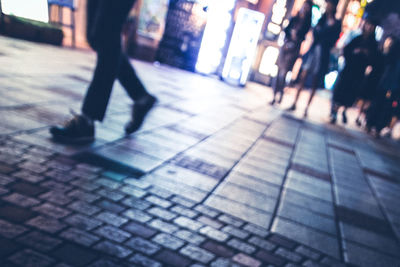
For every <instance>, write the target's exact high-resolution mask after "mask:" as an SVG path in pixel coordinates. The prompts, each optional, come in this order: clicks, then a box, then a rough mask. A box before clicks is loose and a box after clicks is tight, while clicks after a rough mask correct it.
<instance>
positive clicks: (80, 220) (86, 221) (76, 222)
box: [64, 214, 102, 231]
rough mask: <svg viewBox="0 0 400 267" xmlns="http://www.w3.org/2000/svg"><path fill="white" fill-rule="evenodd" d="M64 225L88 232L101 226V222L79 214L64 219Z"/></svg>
mask: <svg viewBox="0 0 400 267" xmlns="http://www.w3.org/2000/svg"><path fill="white" fill-rule="evenodd" d="M64 221H65V222H66V223H68V224H69V225H71V226H74V227H76V228H78V229H81V230H84V231H90V230H92V229H94V228H96V227H98V226H99V225H101V224H102V222H101V221H99V220H96V219H92V218H90V217H88V216H85V215H81V214H73V215H71V216H69V217H67V218H66V219H64Z"/></svg>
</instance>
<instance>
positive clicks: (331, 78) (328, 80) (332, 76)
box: [325, 70, 338, 90]
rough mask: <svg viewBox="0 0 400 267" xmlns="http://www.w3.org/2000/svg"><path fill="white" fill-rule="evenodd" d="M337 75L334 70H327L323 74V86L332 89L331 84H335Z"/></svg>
mask: <svg viewBox="0 0 400 267" xmlns="http://www.w3.org/2000/svg"><path fill="white" fill-rule="evenodd" d="M337 76H338V72H337V71H336V70H335V71H331V72H329V73H328V74H327V75H325V88H326V89H329V90H332V89H333V86H334V85H335V82H336V79H337Z"/></svg>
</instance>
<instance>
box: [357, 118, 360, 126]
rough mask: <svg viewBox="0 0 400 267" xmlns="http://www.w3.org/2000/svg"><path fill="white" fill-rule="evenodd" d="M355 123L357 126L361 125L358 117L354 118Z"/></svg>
mask: <svg viewBox="0 0 400 267" xmlns="http://www.w3.org/2000/svg"><path fill="white" fill-rule="evenodd" d="M356 125H357V126H358V127H361V120H360V118H357V119H356Z"/></svg>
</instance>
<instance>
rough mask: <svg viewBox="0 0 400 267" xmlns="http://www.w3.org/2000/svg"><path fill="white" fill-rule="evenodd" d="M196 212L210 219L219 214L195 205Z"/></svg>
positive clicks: (203, 206)
mask: <svg viewBox="0 0 400 267" xmlns="http://www.w3.org/2000/svg"><path fill="white" fill-rule="evenodd" d="M194 209H195V210H197V211H198V212H201V213H204V214H206V215H207V216H209V217H211V218H215V217H217V216H218V214H219V212H218V211H216V210H214V209H212V208H210V207H208V206H205V205H197V206H196V207H195V208H194Z"/></svg>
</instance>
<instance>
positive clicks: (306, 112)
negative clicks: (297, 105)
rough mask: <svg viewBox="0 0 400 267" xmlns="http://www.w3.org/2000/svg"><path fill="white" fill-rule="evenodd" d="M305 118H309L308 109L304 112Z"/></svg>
mask: <svg viewBox="0 0 400 267" xmlns="http://www.w3.org/2000/svg"><path fill="white" fill-rule="evenodd" d="M303 116H304V118H307V117H308V108H306V110H304V115H303Z"/></svg>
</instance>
